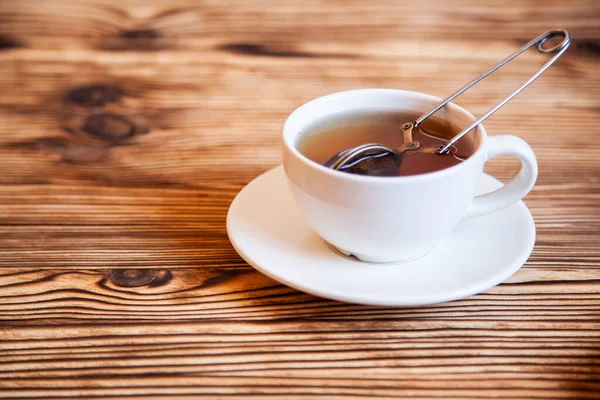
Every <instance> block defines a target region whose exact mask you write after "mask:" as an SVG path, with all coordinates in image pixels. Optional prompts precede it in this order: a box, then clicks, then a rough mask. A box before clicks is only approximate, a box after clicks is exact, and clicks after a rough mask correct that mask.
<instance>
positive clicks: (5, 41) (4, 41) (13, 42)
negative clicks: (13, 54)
mask: <svg viewBox="0 0 600 400" xmlns="http://www.w3.org/2000/svg"><path fill="white" fill-rule="evenodd" d="M19 47H25V44H24V43H23V42H20V41H19V40H17V39H15V38H13V37H10V36H5V35H0V51H2V50H10V49H18V48H19Z"/></svg>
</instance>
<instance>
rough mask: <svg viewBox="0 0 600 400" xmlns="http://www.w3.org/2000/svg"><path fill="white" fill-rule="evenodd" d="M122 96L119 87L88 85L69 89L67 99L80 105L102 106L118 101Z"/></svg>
mask: <svg viewBox="0 0 600 400" xmlns="http://www.w3.org/2000/svg"><path fill="white" fill-rule="evenodd" d="M121 96H122V92H121V89H119V88H118V87H116V86H109V85H89V86H82V87H79V88H76V89H73V90H71V91H70V92H69V93H68V94H67V100H68V101H69V102H71V103H75V104H78V105H81V106H87V107H102V106H104V105H106V104H108V103H114V102H116V101H118V100H119V99H120V98H121Z"/></svg>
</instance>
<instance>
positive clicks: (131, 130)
mask: <svg viewBox="0 0 600 400" xmlns="http://www.w3.org/2000/svg"><path fill="white" fill-rule="evenodd" d="M83 130H84V131H85V132H87V133H90V134H92V135H94V136H97V137H99V138H101V139H104V140H109V141H121V140H125V139H128V138H130V137H132V136H134V135H136V134H141V133H146V132H148V127H147V126H145V125H144V124H142V123H141V121H134V120H133V119H131V118H130V117H127V116H125V115H120V114H109V113H105V114H94V115H90V116H89V117H87V118H86V120H85V122H84V123H83Z"/></svg>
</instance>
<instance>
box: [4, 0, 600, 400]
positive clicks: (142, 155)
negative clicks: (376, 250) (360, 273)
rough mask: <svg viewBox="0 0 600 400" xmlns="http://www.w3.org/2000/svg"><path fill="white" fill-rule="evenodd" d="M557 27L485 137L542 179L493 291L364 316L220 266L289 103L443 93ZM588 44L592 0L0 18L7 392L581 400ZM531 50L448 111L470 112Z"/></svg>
mask: <svg viewBox="0 0 600 400" xmlns="http://www.w3.org/2000/svg"><path fill="white" fill-rule="evenodd" d="M555 27H564V28H566V29H569V30H570V31H571V33H572V35H573V45H572V47H571V49H569V51H568V52H567V53H566V55H565V56H564V57H563V58H561V60H560V61H559V62H557V64H556V65H555V66H554V67H552V68H551V69H550V70H549V71H548V72H547V73H545V74H544V75H543V77H542V78H540V79H539V80H538V81H536V82H535V84H533V85H532V86H531V87H529V88H528V89H527V90H526V91H525V92H523V93H522V94H521V95H520V96H519V97H518V98H517V99H515V100H514V102H513V103H511V104H509V105H507V106H506V107H505V108H503V109H502V110H501V111H500V112H499V113H498V114H497V115H495V116H494V117H493V118H491V119H490V120H489V121H488V122H486V127H487V128H488V130H489V131H490V133H492V134H501V133H511V134H515V135H518V136H520V137H522V138H524V139H525V140H526V141H528V142H529V143H530V144H531V145H532V147H533V148H534V151H535V152H536V155H537V157H538V160H539V165H540V175H539V179H538V183H537V185H536V186H535V188H534V189H533V191H532V192H531V193H530V195H529V196H527V198H526V200H525V201H526V203H527V205H528V207H529V208H530V210H531V212H532V214H533V216H534V219H535V221H536V226H537V241H536V246H535V249H534V251H533V254H532V255H531V257H530V259H529V260H528V261H527V264H526V265H525V266H524V267H523V268H522V269H521V270H520V271H519V272H518V273H517V274H515V275H514V276H513V277H511V278H510V279H509V280H508V281H507V282H505V283H503V284H502V285H499V286H497V287H495V288H492V289H490V290H488V291H487V292H485V293H482V294H479V295H476V296H472V297H470V298H467V299H463V300H460V301H456V302H449V303H442V304H436V305H431V306H427V307H418V308H387V307H367V306H359V305H353V304H345V303H339V302H334V301H329V300H325V299H320V298H317V297H314V296H311V295H308V294H304V293H300V292H297V291H295V290H293V289H291V288H288V287H286V286H284V285H281V284H279V283H278V282H275V281H273V280H271V279H270V278H267V277H266V276H264V275H262V274H260V273H258V272H257V271H255V270H254V269H252V268H250V267H249V266H248V265H247V264H246V263H245V262H244V261H243V260H242V259H241V258H240V257H239V256H238V255H237V254H236V253H235V251H234V250H233V248H232V246H231V244H230V243H229V241H228V239H227V234H226V231H225V217H226V213H227V209H228V206H229V204H230V203H231V201H232V199H233V198H234V196H235V195H236V194H237V192H238V191H239V190H240V189H241V188H242V187H243V186H244V185H245V184H246V183H248V182H249V181H250V180H252V179H253V178H254V177H256V176H257V175H258V174H260V173H262V172H264V171H266V170H268V169H269V168H272V167H274V166H276V165H278V164H280V163H281V149H280V131H281V127H282V124H283V122H284V120H285V118H286V116H287V115H288V114H289V113H290V112H291V111H292V110H293V109H295V108H296V107H298V106H299V105H301V104H302V103H304V102H306V101H308V100H310V99H312V98H315V97H318V96H320V95H323V94H327V93H331V92H335V91H340V90H348V89H354V88H365V87H393V88H401V89H408V90H415V91H421V92H425V93H430V94H433V95H437V96H440V97H445V96H446V95H447V94H449V93H451V92H453V91H454V90H455V89H456V88H458V87H460V86H461V85H463V84H464V83H465V82H467V81H469V80H471V79H472V78H473V77H474V76H476V75H477V74H479V73H481V72H482V71H484V70H485V69H487V68H489V67H490V66H491V65H493V64H495V63H496V62H497V61H498V60H500V59H501V58H503V57H504V56H505V55H507V54H509V53H511V52H512V51H514V50H515V49H516V48H517V47H518V46H520V45H522V44H524V43H525V42H527V41H528V40H530V39H531V38H533V37H534V36H536V35H538V34H540V33H541V32H543V31H545V30H547V29H550V28H555ZM599 43H600V3H598V2H597V1H593V0H575V1H570V2H568V4H566V3H565V2H555V1H551V2H544V3H540V2H539V1H537V0H523V1H503V2H500V1H494V0H482V1H478V2H472V1H469V0H452V1H443V0H431V1H428V2H427V4H424V3H423V2H417V1H395V0H377V1H370V2H364V1H358V0H348V1H343V2H342V1H336V0H307V1H302V2H297V1H285V2H282V1H279V0H277V1H276V0H257V1H252V2H248V1H240V0H228V1H217V0H206V1H202V2H198V1H195V0H176V1H169V2H164V1H160V0H144V1H142V0H130V1H127V2H122V1H115V0H99V1H96V0H94V1H76V0H51V1H39V0H31V1H20V2H17V1H12V2H11V1H4V2H0V88H1V89H2V90H0V172H1V173H0V398H32V399H35V398H40V399H65V398H81V399H84V398H95V399H97V398H102V399H122V398H131V399H142V398H143V399H149V398H172V399H179V398H181V399H183V398H198V397H206V398H223V399H239V398H257V399H266V398H269V399H355V398H381V399H392V398H393V399H397V398H408V397H411V398H421V399H433V398H444V399H447V398H461V399H463V398H469V399H489V398H510V399H538V398H539V399H573V398H581V399H585V398H598V396H599V395H600V322H599V321H600V272H599V271H600V252H599V248H598V243H600V217H599V215H600V214H599V213H598V210H599V208H598V204H599V203H600V179H599V176H600V164H599V163H598V160H599V159H598V152H599V151H600V136H599V135H598V132H597V131H598V126H600V96H599V93H600V75H599V74H598V66H599V63H598V55H599V51H598V49H599ZM544 59H545V57H544V56H540V55H539V54H536V53H535V52H529V53H526V54H524V55H523V57H521V58H519V60H518V61H516V62H515V63H514V64H510V65H508V66H507V67H505V68H503V69H502V70H500V71H499V72H498V73H496V74H494V75H493V76H492V77H490V78H489V79H488V80H486V81H485V83H482V84H481V85H480V86H477V87H476V88H474V89H473V91H470V92H469V93H467V94H465V95H464V96H462V97H461V98H460V99H459V101H458V103H459V104H461V105H463V106H464V107H466V108H467V109H469V110H471V111H472V112H473V113H474V114H481V113H483V112H484V111H485V110H486V109H487V108H488V107H489V106H491V105H492V104H493V103H494V102H495V101H497V100H499V99H500V98H502V97H503V96H504V95H506V93H508V92H510V91H511V90H512V89H513V88H514V87H516V86H518V84H519V83H520V82H522V81H523V80H524V79H525V78H526V77H527V76H528V74H530V73H532V72H533V71H535V70H536V69H537V68H538V66H539V65H541V64H542V63H543V61H544ZM232 161H233V165H232ZM517 169H518V163H517V162H515V160H511V159H496V160H493V161H492V162H491V163H489V164H488V165H487V166H486V171H487V172H489V173H491V174H493V175H494V176H497V177H498V178H500V179H501V180H503V181H507V180H509V179H510V177H512V176H513V175H514V174H515V173H516V171H517Z"/></svg>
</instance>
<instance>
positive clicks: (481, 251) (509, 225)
mask: <svg viewBox="0 0 600 400" xmlns="http://www.w3.org/2000/svg"><path fill="white" fill-rule="evenodd" d="M501 185H502V183H500V182H498V181H497V180H496V179H494V178H492V177H491V176H489V175H485V174H484V175H482V177H481V179H480V181H479V184H478V194H480V193H486V192H489V191H491V190H494V189H496V188H497V187H499V186H501ZM227 233H228V234H229V239H230V240H231V243H232V244H233V246H234V247H235V249H236V250H237V252H238V253H239V254H240V255H241V256H242V257H243V258H244V260H246V261H247V262H248V264H250V265H252V266H253V267H254V268H256V269H257V270H259V271H260V272H262V273H264V274H265V275H267V276H269V277H271V278H273V279H275V280H278V281H279V282H281V283H284V284H285V285H288V286H291V287H293V288H295V289H298V290H301V291H304V292H307V293H311V294H314V295H316V296H321V297H326V298H329V299H333V300H340V301H346V302H351V303H360V304H372V305H384V306H415V305H423V304H432V303H438V302H443V301H450V300H456V299H460V298H463V297H466V296H470V295H473V294H476V293H479V292H482V291H484V290H487V289H489V288H491V287H493V286H495V285H497V284H499V283H500V282H502V281H504V280H505V279H507V278H508V277H510V276H511V275H512V274H514V273H515V272H516V271H517V270H518V269H519V268H521V266H522V265H523V264H524V263H525V261H526V260H527V258H528V257H529V255H530V254H531V251H532V249H533V245H534V243H535V224H534V223H533V218H532V217H531V213H530V212H529V210H528V209H527V207H526V206H525V204H524V203H523V202H518V203H517V204H514V205H512V206H510V207H508V208H506V209H504V210H501V211H497V212H495V213H493V214H489V215H486V216H483V217H477V218H471V219H467V220H464V221H462V222H461V223H460V224H459V225H458V226H457V227H456V228H455V230H454V231H453V232H452V234H451V237H450V238H449V239H448V240H446V241H445V242H443V243H440V244H438V245H437V246H436V247H435V248H434V249H433V250H432V251H431V252H429V253H428V254H427V255H425V256H424V257H421V258H419V259H417V260H414V261H408V262H405V263H403V264H369V263H365V262H361V261H357V260H354V259H352V258H346V257H344V256H342V255H339V254H337V253H335V252H334V251H333V250H332V249H330V248H329V246H328V245H327V244H326V243H325V241H323V240H322V239H321V238H319V237H318V236H317V235H316V234H315V233H313V232H312V231H311V229H310V228H309V227H308V225H307V224H306V223H305V222H304V220H303V219H302V217H301V216H300V214H299V213H298V211H297V209H296V205H295V203H294V199H293V198H292V195H291V193H290V190H289V189H288V186H287V181H286V177H285V173H284V170H283V167H277V168H274V169H272V170H270V171H268V172H266V173H264V174H263V175H261V176H259V177H258V178H256V179H255V180H253V181H252V182H250V183H249V184H248V185H247V186H246V187H245V188H244V189H242V191H241V192H240V193H239V194H238V195H237V197H236V198H235V200H234V201H233V203H232V204H231V207H230V208H229V213H228V215H227Z"/></svg>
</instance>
